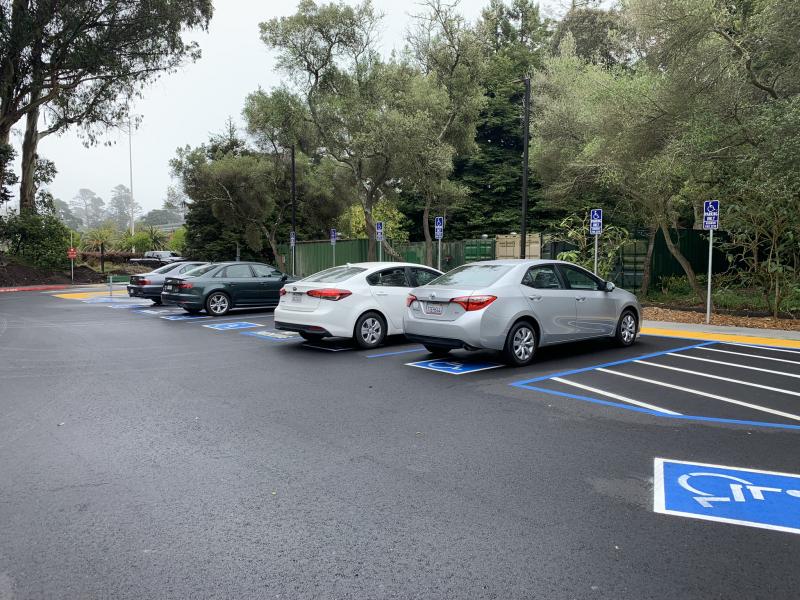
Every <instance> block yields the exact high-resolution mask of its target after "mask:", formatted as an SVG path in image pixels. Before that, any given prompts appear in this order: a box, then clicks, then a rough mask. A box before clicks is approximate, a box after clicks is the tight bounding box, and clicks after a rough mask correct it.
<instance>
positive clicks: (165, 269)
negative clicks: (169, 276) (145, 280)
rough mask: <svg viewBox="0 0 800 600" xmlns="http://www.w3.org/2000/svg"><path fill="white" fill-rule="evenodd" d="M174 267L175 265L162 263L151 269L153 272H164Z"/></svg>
mask: <svg viewBox="0 0 800 600" xmlns="http://www.w3.org/2000/svg"><path fill="white" fill-rule="evenodd" d="M174 268H175V265H164V266H163V267H159V268H158V269H155V270H154V271H152V272H153V273H166V272H167V271H171V270H172V269H174Z"/></svg>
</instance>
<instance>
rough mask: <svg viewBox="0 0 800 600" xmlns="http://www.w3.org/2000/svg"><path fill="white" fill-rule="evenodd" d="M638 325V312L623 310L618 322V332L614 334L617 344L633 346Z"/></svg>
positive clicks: (625, 346)
mask: <svg viewBox="0 0 800 600" xmlns="http://www.w3.org/2000/svg"><path fill="white" fill-rule="evenodd" d="M637 326H638V322H637V319H636V314H635V313H634V312H633V311H632V310H625V311H623V312H622V315H620V317H619V322H618V323H617V332H616V334H615V335H614V338H615V339H616V341H617V344H619V345H620V346H622V347H624V348H627V347H628V346H632V345H633V344H634V343H635V342H636V329H637Z"/></svg>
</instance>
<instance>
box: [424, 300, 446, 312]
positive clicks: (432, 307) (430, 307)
mask: <svg viewBox="0 0 800 600" xmlns="http://www.w3.org/2000/svg"><path fill="white" fill-rule="evenodd" d="M443 311H444V304H442V303H441V302H428V303H427V304H426V305H425V312H426V313H427V314H429V315H441V314H442V312H443Z"/></svg>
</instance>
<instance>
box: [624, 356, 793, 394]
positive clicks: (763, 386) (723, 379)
mask: <svg viewBox="0 0 800 600" xmlns="http://www.w3.org/2000/svg"><path fill="white" fill-rule="evenodd" d="M636 362H637V363H639V364H642V365H649V366H651V367H659V368H661V369H669V370H670V371H678V372H679V373H687V374H689V375H697V376H699V377H708V378H709V379H717V380H719V381H727V382H729V383H738V384H739V385H749V386H750V387H756V388H760V389H762V390H769V391H770V392H778V393H780V394H789V395H790V396H800V392H795V391H792V390H784V389H782V388H776V387H772V386H769V385H762V384H760V383H753V382H751V381H743V380H741V379H732V378H731V377H723V376H722V375H714V374H712V373H704V372H702V371H692V370H690V369H681V368H679V367H673V366H670V365H662V364H660V363H653V362H648V361H646V360H637V361H636Z"/></svg>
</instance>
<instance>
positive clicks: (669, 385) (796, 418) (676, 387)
mask: <svg viewBox="0 0 800 600" xmlns="http://www.w3.org/2000/svg"><path fill="white" fill-rule="evenodd" d="M596 370H597V371H601V372H603V373H610V374H611V375H619V376H620V377H627V378H628V379H636V380H638V381H644V382H645V383H652V384H654V385H660V386H662V387H667V388H671V389H673V390H679V391H681V392H688V393H689V394H696V395H698V396H704V397H706V398H712V399H714V400H720V401H722V402H728V403H730V404H736V405H738V406H744V407H745V408H752V409H753V410H758V411H761V412H766V413H770V414H772V415H778V416H779V417H785V418H787V419H792V420H794V421H800V416H797V415H792V414H789V413H785V412H781V411H779V410H774V409H772V408H767V407H765V406H758V405H756V404H750V403H749V402H742V401H741V400H734V399H733V398H726V397H725V396H718V395H717V394H709V393H708V392H701V391H700V390H693V389H691V388H686V387H683V386H680V385H674V384H672V383H666V382H664V381H657V380H655V379H647V378H646V377H638V376H637V375H631V374H629V373H621V372H620V371H611V370H610V369H602V368H599V369H596Z"/></svg>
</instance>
